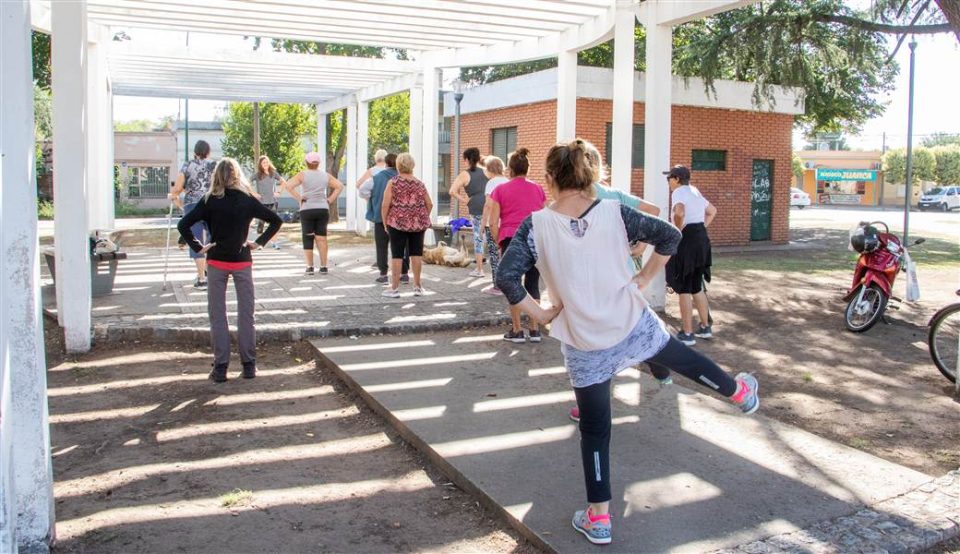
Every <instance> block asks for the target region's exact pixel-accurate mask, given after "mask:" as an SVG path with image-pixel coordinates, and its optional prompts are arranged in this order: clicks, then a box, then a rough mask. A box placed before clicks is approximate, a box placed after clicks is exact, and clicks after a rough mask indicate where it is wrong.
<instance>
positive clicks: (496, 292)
mask: <svg viewBox="0 0 960 554" xmlns="http://www.w3.org/2000/svg"><path fill="white" fill-rule="evenodd" d="M481 165H482V166H483V174H484V175H485V176H486V177H487V185H486V188H485V189H484V191H483V194H484V196H485V197H486V201H485V203H484V205H483V217H482V219H483V227H484V229H485V230H486V235H487V259H488V260H490V273H491V274H492V275H493V279H492V282H493V286H491V287H488V288H485V289H483V290H482V291H480V292H482V293H484V294H490V295H493V296H500V295H501V294H503V293H502V292H500V289H498V288H497V269H498V267H499V266H500V247H499V246H497V242H496V240H494V238H493V234H492V233H490V195H491V194H493V191H494V190H496V188H497V187H498V186H500V185H502V184H503V183H506V182H507V181H509V179H507V177H506V176H504V174H503V160H501V159H500V158H498V157H497V156H487V157H486V158H484V159H483V161H482V162H481Z"/></svg>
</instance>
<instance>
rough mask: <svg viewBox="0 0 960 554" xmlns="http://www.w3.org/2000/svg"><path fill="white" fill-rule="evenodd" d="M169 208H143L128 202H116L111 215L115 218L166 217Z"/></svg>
mask: <svg viewBox="0 0 960 554" xmlns="http://www.w3.org/2000/svg"><path fill="white" fill-rule="evenodd" d="M167 210H169V208H143V207H140V206H137V205H136V204H132V203H130V202H117V203H116V204H115V205H114V209H113V214H114V216H116V217H150V216H158V215H167Z"/></svg>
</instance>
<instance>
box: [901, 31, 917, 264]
mask: <svg viewBox="0 0 960 554" xmlns="http://www.w3.org/2000/svg"><path fill="white" fill-rule="evenodd" d="M908 46H910V93H909V95H908V100H907V185H906V190H907V195H906V196H907V197H906V198H905V199H904V201H903V204H904V205H903V245H904V246H906V245H907V244H908V242H909V239H908V237H909V229H910V204H911V203H912V202H913V88H914V87H913V84H914V83H913V74H914V71H913V70H914V62H915V61H916V54H917V39H915V38H914V39H911V40H910V44H909V45H908Z"/></svg>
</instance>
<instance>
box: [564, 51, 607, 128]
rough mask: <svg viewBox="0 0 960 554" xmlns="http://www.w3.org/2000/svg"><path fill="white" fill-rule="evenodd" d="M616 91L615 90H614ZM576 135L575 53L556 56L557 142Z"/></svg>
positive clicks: (568, 52) (565, 52) (566, 52)
mask: <svg viewBox="0 0 960 554" xmlns="http://www.w3.org/2000/svg"><path fill="white" fill-rule="evenodd" d="M614 90H616V89H614ZM576 135H577V51H576V50H564V51H563V52H560V55H559V56H557V142H563V141H569V140H571V139H573V138H574V137H576Z"/></svg>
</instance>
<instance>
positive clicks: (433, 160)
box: [416, 67, 440, 221]
mask: <svg viewBox="0 0 960 554" xmlns="http://www.w3.org/2000/svg"><path fill="white" fill-rule="evenodd" d="M439 112H440V70H439V69H437V68H434V67H427V68H426V69H425V70H424V73H423V127H421V129H422V133H423V135H422V137H421V139H420V140H421V143H420V151H421V153H422V158H418V159H416V165H417V166H419V167H420V175H421V177H420V180H421V181H423V183H424V184H425V185H426V186H427V192H428V193H429V194H430V199H431V200H433V211H432V212H431V213H430V218H431V220H433V221H436V219H437V199H438V196H437V190H438V189H437V164H438V160H439V157H438V152H437V131H438V130H437V124H438V117H439Z"/></svg>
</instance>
